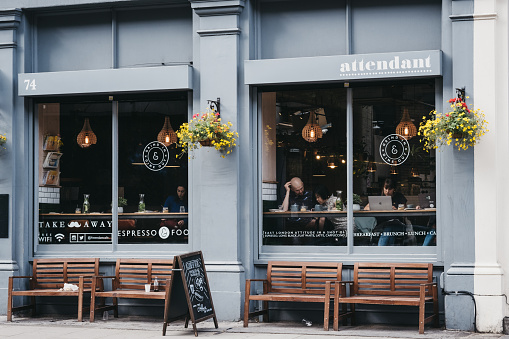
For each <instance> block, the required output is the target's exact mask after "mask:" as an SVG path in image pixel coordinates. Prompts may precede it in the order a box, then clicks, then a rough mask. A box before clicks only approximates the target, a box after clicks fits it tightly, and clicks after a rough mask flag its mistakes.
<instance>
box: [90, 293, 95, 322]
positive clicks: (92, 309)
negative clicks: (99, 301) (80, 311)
mask: <svg viewBox="0 0 509 339" xmlns="http://www.w3.org/2000/svg"><path fill="white" fill-rule="evenodd" d="M94 321H95V294H94V292H92V296H91V297H90V322H91V323H93V322H94Z"/></svg>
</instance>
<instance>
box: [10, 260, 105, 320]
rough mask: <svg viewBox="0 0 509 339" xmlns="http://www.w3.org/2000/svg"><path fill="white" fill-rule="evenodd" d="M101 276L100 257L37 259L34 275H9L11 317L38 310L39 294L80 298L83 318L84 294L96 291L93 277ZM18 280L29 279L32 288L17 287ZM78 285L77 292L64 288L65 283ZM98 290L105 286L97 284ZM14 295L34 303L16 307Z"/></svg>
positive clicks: (79, 302) (79, 312)
mask: <svg viewBox="0 0 509 339" xmlns="http://www.w3.org/2000/svg"><path fill="white" fill-rule="evenodd" d="M98 275H99V259H98V258H66V259H64V258H47V259H34V262H33V266H32V275H31V276H14V277H9V286H8V304H7V320H8V321H12V312H13V311H17V310H23V309H31V310H32V315H35V313H36V297H77V298H78V321H83V310H86V309H87V308H86V307H85V306H84V305H83V298H84V295H85V294H87V293H91V291H92V287H91V286H92V277H94V276H98ZM14 279H28V280H29V289H28V290H14ZM65 283H67V284H74V285H77V286H78V290H77V291H60V288H62V287H63V286H64V284H65ZM96 288H97V290H101V289H102V285H97V286H96ZM14 296H28V297H31V298H30V299H31V303H30V304H29V305H25V306H18V307H13V297H14Z"/></svg>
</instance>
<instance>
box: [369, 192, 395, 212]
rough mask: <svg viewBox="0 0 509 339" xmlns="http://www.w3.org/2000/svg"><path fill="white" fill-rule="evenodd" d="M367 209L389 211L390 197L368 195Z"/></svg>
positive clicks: (390, 208) (390, 205)
mask: <svg viewBox="0 0 509 339" xmlns="http://www.w3.org/2000/svg"><path fill="white" fill-rule="evenodd" d="M368 202H369V209H370V210H371V211H390V210H392V198H391V197H388V196H384V195H377V196H369V197H368Z"/></svg>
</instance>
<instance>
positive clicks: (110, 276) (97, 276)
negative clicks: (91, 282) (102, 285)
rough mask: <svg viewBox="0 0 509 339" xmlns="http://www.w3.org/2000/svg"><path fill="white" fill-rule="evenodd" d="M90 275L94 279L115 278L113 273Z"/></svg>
mask: <svg viewBox="0 0 509 339" xmlns="http://www.w3.org/2000/svg"><path fill="white" fill-rule="evenodd" d="M91 277H92V278H94V279H115V278H116V277H115V276H114V275H92V276H91Z"/></svg>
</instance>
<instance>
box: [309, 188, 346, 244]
mask: <svg viewBox="0 0 509 339" xmlns="http://www.w3.org/2000/svg"><path fill="white" fill-rule="evenodd" d="M313 193H314V196H315V199H316V202H317V203H318V204H319V205H321V206H322V210H323V211H328V210H330V209H332V208H333V207H335V206H336V198H335V197H334V196H332V195H331V194H330V193H329V190H328V189H327V187H325V186H324V185H317V186H316V187H315V189H314V191H313ZM329 207H330V208H329ZM346 227H347V219H346V218H344V217H328V218H325V217H321V218H318V226H317V231H332V230H334V231H336V233H337V234H338V236H337V237H335V238H332V239H334V245H340V246H342V245H346Z"/></svg>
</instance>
